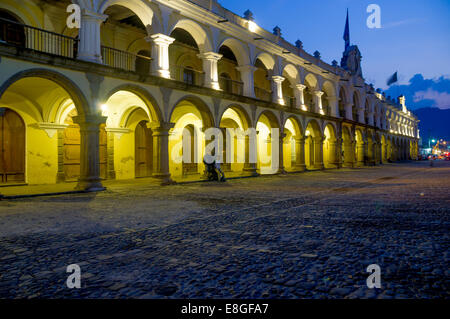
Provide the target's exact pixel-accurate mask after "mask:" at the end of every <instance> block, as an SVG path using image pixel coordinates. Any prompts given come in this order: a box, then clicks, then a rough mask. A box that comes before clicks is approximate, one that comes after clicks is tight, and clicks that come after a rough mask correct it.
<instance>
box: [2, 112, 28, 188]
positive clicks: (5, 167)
mask: <svg viewBox="0 0 450 319" xmlns="http://www.w3.org/2000/svg"><path fill="white" fill-rule="evenodd" d="M0 147H1V149H0V152H1V153H0V178H1V179H0V183H1V184H6V183H18V182H24V181H25V124H24V122H23V120H22V118H21V117H20V116H19V114H17V113H16V112H14V111H13V110H11V109H9V108H5V107H0Z"/></svg>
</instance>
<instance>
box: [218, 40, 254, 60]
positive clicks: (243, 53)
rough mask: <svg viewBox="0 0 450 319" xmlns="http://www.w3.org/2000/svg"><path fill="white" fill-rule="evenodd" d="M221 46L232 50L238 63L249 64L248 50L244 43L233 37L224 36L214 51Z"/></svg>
mask: <svg viewBox="0 0 450 319" xmlns="http://www.w3.org/2000/svg"><path fill="white" fill-rule="evenodd" d="M222 46H227V47H228V48H230V50H231V51H232V52H233V54H234V56H235V57H236V59H237V62H238V65H239V66H243V65H249V64H250V52H249V49H248V47H247V46H246V45H244V44H243V43H242V42H241V41H239V40H237V39H235V38H226V39H225V40H223V41H222V43H220V44H219V46H218V47H217V50H216V52H219V50H220V48H221V47H222Z"/></svg>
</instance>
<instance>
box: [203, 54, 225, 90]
mask: <svg viewBox="0 0 450 319" xmlns="http://www.w3.org/2000/svg"><path fill="white" fill-rule="evenodd" d="M198 57H199V58H200V59H202V60H203V71H204V72H205V86H206V87H208V88H211V89H214V90H220V85H219V74H218V70H217V62H218V61H219V60H220V59H221V58H222V54H218V53H215V52H205V53H202V54H199V55H198Z"/></svg>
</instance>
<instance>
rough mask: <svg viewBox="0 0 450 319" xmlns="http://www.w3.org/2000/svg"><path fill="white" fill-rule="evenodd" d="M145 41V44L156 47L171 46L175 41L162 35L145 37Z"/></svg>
mask: <svg viewBox="0 0 450 319" xmlns="http://www.w3.org/2000/svg"><path fill="white" fill-rule="evenodd" d="M145 40H146V41H147V42H153V43H155V44H158V45H166V46H169V45H171V44H172V43H173V42H174V41H175V39H174V38H172V37H169V36H167V35H165V34H162V33H157V34H152V35H151V36H148V37H145Z"/></svg>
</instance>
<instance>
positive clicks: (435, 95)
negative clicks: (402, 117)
mask: <svg viewBox="0 0 450 319" xmlns="http://www.w3.org/2000/svg"><path fill="white" fill-rule="evenodd" d="M423 100H433V101H434V105H432V106H435V107H438V108H440V109H450V93H447V92H438V91H435V90H433V89H432V88H429V89H428V90H426V91H419V92H416V94H415V95H414V102H420V101H423Z"/></svg>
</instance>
